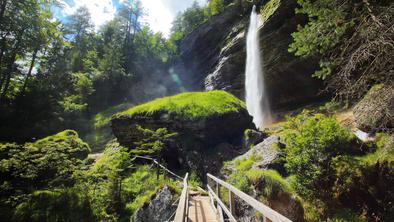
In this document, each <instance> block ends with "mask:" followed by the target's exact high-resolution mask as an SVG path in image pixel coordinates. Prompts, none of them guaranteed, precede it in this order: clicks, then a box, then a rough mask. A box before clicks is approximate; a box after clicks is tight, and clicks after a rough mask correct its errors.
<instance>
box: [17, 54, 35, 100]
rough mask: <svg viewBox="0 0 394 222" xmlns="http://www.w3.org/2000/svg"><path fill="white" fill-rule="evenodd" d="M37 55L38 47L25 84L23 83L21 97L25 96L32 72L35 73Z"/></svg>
mask: <svg viewBox="0 0 394 222" xmlns="http://www.w3.org/2000/svg"><path fill="white" fill-rule="evenodd" d="M37 53H38V47H37V48H36V49H35V50H34V52H33V57H32V59H31V62H30V68H29V72H28V73H27V75H26V78H25V82H24V83H23V87H22V91H21V96H23V95H25V91H26V87H27V83H28V81H29V78H30V76H31V72H32V71H33V68H34V63H35V61H36V58H37Z"/></svg>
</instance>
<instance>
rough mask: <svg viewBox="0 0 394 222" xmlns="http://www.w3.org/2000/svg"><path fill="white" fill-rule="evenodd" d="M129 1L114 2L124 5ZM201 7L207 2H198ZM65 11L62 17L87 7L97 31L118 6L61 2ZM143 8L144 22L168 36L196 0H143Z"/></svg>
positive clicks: (93, 0) (104, 0)
mask: <svg viewBox="0 0 394 222" xmlns="http://www.w3.org/2000/svg"><path fill="white" fill-rule="evenodd" d="M126 1H129V0H114V2H119V3H123V2H126ZM197 1H198V2H199V3H200V5H203V4H205V3H206V0H197ZM60 2H61V3H62V5H63V9H62V10H60V13H61V16H63V17H64V16H69V15H72V14H73V13H74V12H75V11H76V10H77V9H78V8H79V7H82V6H86V7H87V8H88V9H89V12H90V14H91V16H92V21H93V23H94V24H95V27H96V30H97V29H98V28H99V27H100V26H101V25H103V24H104V23H105V22H107V21H110V20H112V19H113V18H114V16H115V13H116V6H115V5H114V3H113V0H60ZM141 2H142V6H143V8H144V10H145V12H146V13H147V15H146V16H145V17H144V19H143V21H144V22H146V23H147V24H149V26H150V27H151V29H152V30H153V31H155V32H162V33H163V34H164V35H165V36H168V35H169V33H170V29H171V26H172V21H173V20H174V18H175V16H176V15H177V14H178V13H179V12H181V11H184V10H185V9H186V8H188V7H189V6H191V5H192V4H193V2H194V0H141Z"/></svg>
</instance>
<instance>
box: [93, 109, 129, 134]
mask: <svg viewBox="0 0 394 222" xmlns="http://www.w3.org/2000/svg"><path fill="white" fill-rule="evenodd" d="M132 106H133V104H131V103H122V104H119V105H117V106H113V107H110V108H108V109H106V110H104V111H102V112H99V113H97V114H96V115H95V116H94V119H93V126H94V128H95V129H99V128H102V127H105V126H108V125H109V123H110V122H111V117H112V115H114V114H115V113H118V112H122V111H125V110H127V109H130V108H131V107H132Z"/></svg>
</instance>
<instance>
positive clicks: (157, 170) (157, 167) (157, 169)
mask: <svg viewBox="0 0 394 222" xmlns="http://www.w3.org/2000/svg"><path fill="white" fill-rule="evenodd" d="M156 173H157V180H159V178H160V168H159V165H156Z"/></svg>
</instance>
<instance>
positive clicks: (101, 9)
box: [61, 0, 116, 29]
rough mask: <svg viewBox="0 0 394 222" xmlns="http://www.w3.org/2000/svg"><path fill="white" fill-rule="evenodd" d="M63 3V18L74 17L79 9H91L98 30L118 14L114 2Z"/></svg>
mask: <svg viewBox="0 0 394 222" xmlns="http://www.w3.org/2000/svg"><path fill="white" fill-rule="evenodd" d="M67 2H68V3H67ZM61 3H62V4H63V6H64V8H63V10H62V13H63V16H69V15H72V14H73V13H74V12H75V11H76V10H77V9H78V8H80V7H82V6H86V7H87V8H88V9H89V12H90V14H91V17H92V22H93V23H94V25H95V27H96V29H98V28H99V27H100V26H101V25H103V24H104V23H105V22H108V21H110V20H112V19H113V18H114V16H115V13H116V7H115V6H114V4H113V3H112V0H72V1H70V0H68V1H66V0H62V1H61Z"/></svg>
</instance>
